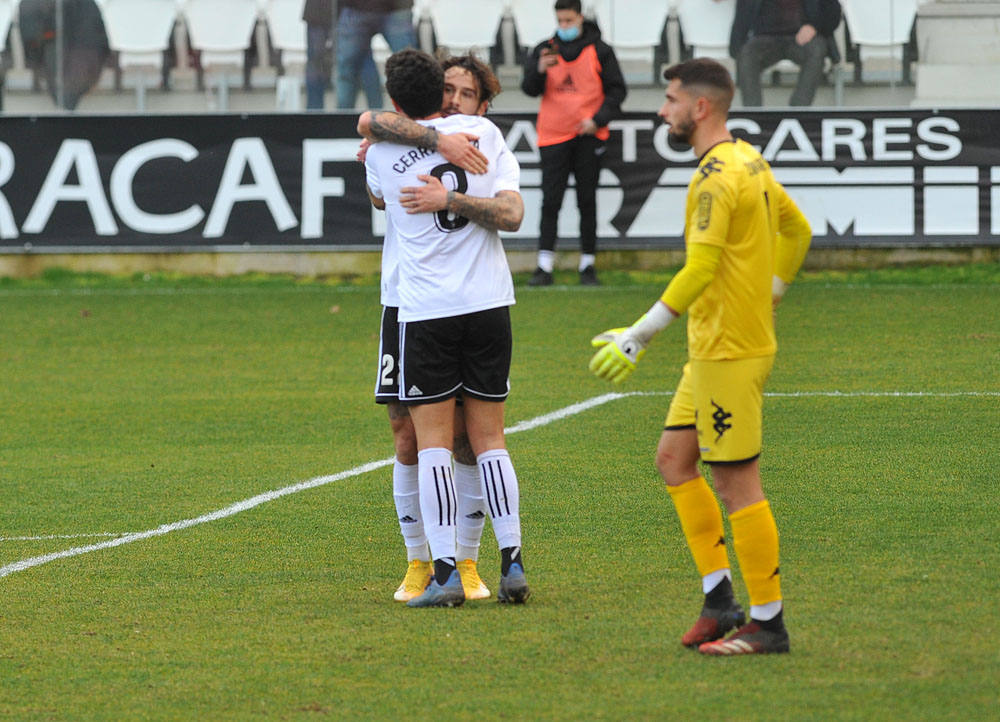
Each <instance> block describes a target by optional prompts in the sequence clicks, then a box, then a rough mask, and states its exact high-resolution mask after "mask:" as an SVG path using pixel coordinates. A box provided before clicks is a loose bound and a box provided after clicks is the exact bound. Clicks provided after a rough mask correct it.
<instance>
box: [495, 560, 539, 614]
mask: <svg viewBox="0 0 1000 722" xmlns="http://www.w3.org/2000/svg"><path fill="white" fill-rule="evenodd" d="M529 596H531V590H530V589H528V582H527V580H526V579H525V578H524V568H523V567H522V566H521V565H520V564H518V563H517V562H514V563H513V564H511V565H510V568H509V569H508V570H507V573H506V574H504V575H503V576H501V577H500V590H499V591H498V592H497V601H498V602H500V603H501V604H524V603H525V601H527V599H528V597H529Z"/></svg>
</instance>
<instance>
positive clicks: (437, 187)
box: [399, 175, 524, 231]
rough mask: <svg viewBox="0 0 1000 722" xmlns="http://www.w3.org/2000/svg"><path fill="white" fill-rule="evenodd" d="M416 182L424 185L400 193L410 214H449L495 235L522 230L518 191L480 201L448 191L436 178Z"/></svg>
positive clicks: (480, 199) (522, 202) (400, 201)
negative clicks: (447, 212)
mask: <svg viewBox="0 0 1000 722" xmlns="http://www.w3.org/2000/svg"><path fill="white" fill-rule="evenodd" d="M417 179H418V180H421V181H423V182H424V184H423V185H421V186H408V187H405V188H400V189H399V204H400V205H401V206H402V207H403V208H405V209H406V212H407V213H437V212H438V211H450V212H451V213H454V214H455V215H458V216H463V217H465V218H468V219H469V220H470V221H472V222H473V223H476V224H478V225H480V226H482V227H483V228H488V229H490V230H494V231H516V230H517V229H518V228H520V227H521V221H522V220H523V219H524V201H523V200H522V199H521V194H520V193H517V192H516V191H500V192H499V193H497V194H496V195H495V196H494V197H492V198H479V197H476V196H467V195H465V194H464V193H458V192H456V191H452V190H448V189H447V188H445V187H444V185H443V184H442V183H441V180H440V179H439V178H437V177H436V176H431V175H418V176H417Z"/></svg>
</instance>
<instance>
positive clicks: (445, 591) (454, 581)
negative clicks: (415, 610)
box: [406, 569, 465, 607]
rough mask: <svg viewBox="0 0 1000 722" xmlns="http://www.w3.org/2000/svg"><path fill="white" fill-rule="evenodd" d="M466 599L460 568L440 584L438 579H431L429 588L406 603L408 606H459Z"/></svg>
mask: <svg viewBox="0 0 1000 722" xmlns="http://www.w3.org/2000/svg"><path fill="white" fill-rule="evenodd" d="M464 601H465V590H464V589H462V577H460V576H459V575H458V570H457V569H455V570H454V571H452V573H451V576H449V577H448V581H446V582H445V583H444V584H439V583H438V581H437V579H431V583H430V584H428V585H427V589H425V590H424V593H423V594H421V595H420V596H419V597H414V598H413V599H411V600H410V601H408V602H407V603H406V606H408V607H458V606H461V604H462V602H464Z"/></svg>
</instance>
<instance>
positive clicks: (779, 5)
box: [729, 0, 840, 107]
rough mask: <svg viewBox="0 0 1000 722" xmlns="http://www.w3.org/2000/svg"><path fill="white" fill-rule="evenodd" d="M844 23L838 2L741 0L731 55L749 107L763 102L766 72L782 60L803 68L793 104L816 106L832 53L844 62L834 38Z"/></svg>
mask: <svg viewBox="0 0 1000 722" xmlns="http://www.w3.org/2000/svg"><path fill="white" fill-rule="evenodd" d="M838 25H840V2H839V1H838V0H736V16H735V18H734V19H733V28H732V32H731V33H730V36H729V54H730V55H731V56H732V57H733V58H734V59H735V60H736V77H737V82H738V84H739V87H740V97H741V98H742V100H743V105H744V106H747V107H756V106H760V105H763V97H762V92H761V87H760V77H761V74H762V73H763V72H764V70H765V69H766V68H768V67H770V66H772V65H774V64H775V63H777V62H778V61H779V60H791V61H792V62H793V63H795V64H796V65H798V66H799V78H798V81H797V82H796V83H795V90H794V91H792V97H791V99H790V100H789V101H788V104H789V105H812V102H813V98H814V97H815V96H816V88H818V87H819V84H820V82H822V80H823V63H824V61H825V58H826V56H827V55H829V56H830V58H831V59H832V60H833V61H834V62H837V61H839V60H840V52H839V51H838V50H837V44H836V43H835V42H834V40H833V37H832V36H833V31H834V30H836V29H837V26H838Z"/></svg>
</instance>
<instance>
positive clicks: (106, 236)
mask: <svg viewBox="0 0 1000 722" xmlns="http://www.w3.org/2000/svg"><path fill="white" fill-rule="evenodd" d="M491 117H492V119H493V120H494V122H496V123H497V125H499V126H500V127H501V129H502V130H503V131H504V134H505V136H506V138H507V143H508V145H509V146H510V147H511V149H512V150H513V151H514V152H515V154H516V156H517V158H518V160H519V161H520V163H521V168H522V178H521V188H522V194H523V195H524V200H525V220H524V223H523V225H522V228H521V230H520V231H518V232H517V233H511V234H505V241H506V243H507V245H508V247H510V248H533V247H534V246H535V239H536V237H537V232H538V220H539V212H540V207H541V188H540V186H541V171H540V169H539V156H538V149H537V143H536V136H535V130H534V116H533V115H532V114H493V115H492V116H491ZM355 125H356V116H354V115H342V114H307V115H284V114H283V115H248V116H236V115H215V116H212V115H209V116H205V115H197V116H131V115H130V116H52V117H12V116H7V117H2V118H0V252H2V253H38V252H56V251H59V252H65V251H78V252H96V251H152V252H163V251H173V252H177V251H195V250H231V251H240V250H296V249H302V250H304V249H309V250H328V249H343V250H346V249H352V250H357V249H374V248H377V247H378V246H379V245H380V242H381V235H382V232H383V229H384V218H383V216H382V214H381V213H379V212H376V211H373V210H372V209H371V207H370V205H369V203H368V198H367V194H366V193H365V183H364V169H363V167H362V166H361V164H359V163H358V162H357V161H356V159H355V156H356V153H357V150H358V139H357V138H356V136H355V131H354V128H355ZM730 128H731V129H732V131H733V133H734V134H735V135H737V136H738V137H742V138H744V139H745V140H747V141H748V142H750V143H752V144H754V145H755V146H757V147H759V148H760V149H761V152H762V153H763V154H764V157H765V158H766V159H767V160H768V161H769V162H770V163H771V165H772V167H773V168H774V171H775V175H776V176H777V178H778V180H780V181H781V182H782V183H783V184H784V185H785V187H786V188H787V189H788V191H789V193H790V195H791V196H792V197H793V198H794V199H795V200H796V202H797V203H798V204H799V206H800V207H801V208H802V210H803V212H804V213H805V214H806V216H807V217H808V218H809V220H810V223H811V224H812V227H813V232H814V241H813V245H814V247H838V246H841V247H903V246H921V247H933V246H978V245H996V244H998V243H1000V131H997V130H996V129H997V128H1000V111H982V110H940V111H931V110H926V111H924V110H884V111H878V110H876V111H871V110H866V111H850V110H844V111H829V110H803V111H798V112H794V113H792V112H789V113H776V112H766V111H765V112H757V113H735V114H734V115H733V117H732V118H731V119H730ZM611 130H612V133H611V140H610V141H609V143H608V148H607V154H606V163H605V168H604V170H603V172H602V174H601V178H600V183H599V188H598V234H599V237H600V239H601V241H600V243H601V248H604V249H613V248H621V249H634V248H678V247H680V246H681V245H682V244H683V240H682V237H683V229H684V201H685V195H686V188H687V183H688V181H689V180H690V177H691V173H692V170H693V167H694V156H693V153H692V152H691V150H690V149H683V148H679V147H675V146H673V145H672V144H671V143H670V142H669V141H668V138H667V133H666V127H665V126H664V125H663V124H662V122H661V121H660V119H659V118H657V117H656V116H655V115H654V114H652V113H629V114H627V115H625V116H624V117H623V118H620V119H619V120H616V121H614V123H612V125H611ZM559 235H560V237H561V238H567V239H574V238H576V237H577V214H576V204H575V197H574V190H573V188H572V186H571V187H570V189H569V190H568V191H567V196H566V199H565V202H564V204H563V211H562V214H561V216H560V219H559Z"/></svg>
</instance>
